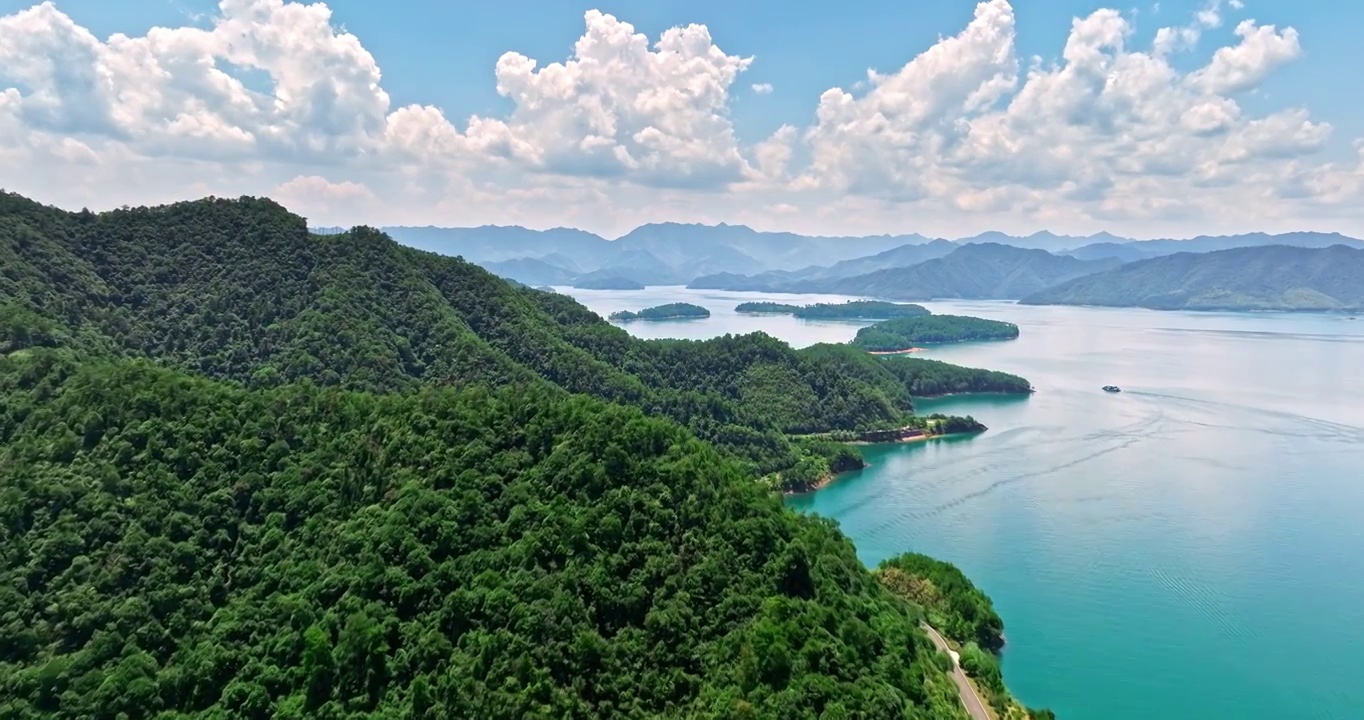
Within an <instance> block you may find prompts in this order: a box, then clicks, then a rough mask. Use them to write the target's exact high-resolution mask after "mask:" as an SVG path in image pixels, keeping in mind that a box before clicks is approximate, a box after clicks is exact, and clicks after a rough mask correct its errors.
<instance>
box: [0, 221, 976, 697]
mask: <svg viewBox="0 0 1364 720" xmlns="http://www.w3.org/2000/svg"><path fill="white" fill-rule="evenodd" d="M889 368H890V366H889V365H887V364H886V363H885V362H884V361H882V360H880V359H878V358H874V357H871V356H869V355H867V354H866V353H863V352H861V351H859V350H857V349H856V348H853V347H850V346H817V347H815V348H810V349H807V350H803V351H799V352H797V351H795V350H792V349H791V348H790V346H788V345H786V344H784V343H781V342H778V341H776V340H774V339H772V338H770V337H768V336H766V335H763V334H760V333H759V334H753V335H746V336H726V337H722V338H717V339H715V340H711V341H706V342H685V341H668V342H644V341H640V340H636V339H634V338H631V337H630V336H628V335H627V334H625V333H624V332H623V331H621V330H620V329H618V328H614V327H612V326H610V325H609V324H608V323H606V322H604V321H603V320H602V319H601V318H600V317H598V316H596V315H595V314H593V313H591V312H589V311H587V310H586V309H585V308H583V307H582V306H581V305H579V304H577V303H576V302H574V301H572V300H571V299H570V298H567V297H564V296H562V295H554V294H549V293H543V292H539V291H535V290H531V289H528V288H517V287H513V286H511V285H509V284H507V283H505V282H503V281H501V280H499V279H497V278H495V277H493V276H492V275H489V274H488V273H486V272H484V271H482V270H479V269H477V268H475V267H473V266H471V265H469V264H467V263H464V262H462V261H460V260H458V259H454V258H444V257H440V256H436V255H431V254H427V253H421V252H417V251H413V250H410V249H406V248H402V247H400V246H398V245H396V244H394V243H393V242H392V241H391V240H389V239H388V238H387V237H386V236H384V235H382V234H380V233H378V232H375V231H372V230H368V229H364V228H358V229H355V230H352V231H350V232H347V233H340V234H337V235H329V236H312V235H310V234H308V233H307V231H306V229H305V228H304V226H303V221H302V220H301V219H300V218H297V217H296V216H293V215H290V214H289V213H287V212H285V211H284V210H283V209H282V208H280V207H279V206H277V205H275V204H274V203H271V202H269V201H263V200H252V199H243V200H238V201H224V200H213V199H210V200H207V201H201V202H194V203H180V204H177V205H172V206H167V207H164V208H150V209H149V208H139V209H132V210H121V211H115V212H110V213H102V214H93V213H85V212H82V213H65V212H61V211H58V210H54V209H52V208H46V207H43V206H40V205H37V204H35V203H31V202H29V201H26V200H24V199H22V198H19V197H17V196H13V195H0V468H3V470H4V471H3V472H0V717H6V718H9V717H13V718H19V719H25V718H39V717H59V718H110V719H116V718H129V719H130V720H132V719H135V718H153V717H155V718H179V717H205V718H227V717H233V718H235V717H246V718H265V717H281V718H304V717H307V718H381V717H382V718H389V717H412V718H423V717H477V718H504V717H505V718H523V717H558V718H653V717H692V718H712V717H713V718H746V717H752V718H812V719H813V718H819V719H820V720H824V719H827V718H924V719H927V718H961V717H964V715H963V714H962V709H961V706H960V704H959V702H958V700H957V698H956V696H955V690H954V688H953V686H952V684H951V682H950V679H949V678H948V677H947V676H946V675H945V670H946V669H947V667H948V666H947V660H946V658H945V657H943V656H942V655H940V654H937V653H934V652H933V651H932V649H931V645H930V644H928V642H927V639H926V638H925V636H924V635H923V634H922V632H921V631H920V629H919V624H920V622H921V621H923V620H924V619H925V617H926V615H925V612H926V609H925V608H924V606H923V605H922V604H920V603H917V602H915V601H914V599H912V598H909V597H906V596H904V595H903V594H902V593H899V592H897V591H896V589H895V588H893V587H888V586H887V585H886V584H885V583H884V582H878V581H877V578H876V577H875V576H873V575H872V574H871V573H869V572H868V571H867V570H866V569H865V568H864V567H863V566H862V565H861V564H860V563H859V561H858V559H857V557H856V554H855V552H854V550H853V548H852V546H851V544H850V543H849V542H848V541H847V539H846V538H844V537H843V536H842V534H841V533H839V531H838V530H837V528H836V527H835V526H834V525H833V523H830V522H827V521H823V520H819V519H817V518H813V517H807V516H802V515H797V514H795V513H793V512H791V511H789V510H787V509H785V508H783V507H782V505H781V503H780V500H779V499H778V498H777V497H775V496H774V494H772V493H770V492H769V491H768V489H767V488H766V487H764V486H763V485H761V484H759V483H756V482H753V479H754V477H756V476H759V475H764V474H765V475H767V476H769V477H771V478H778V477H779V478H781V479H783V480H785V481H789V482H809V481H810V478H814V477H818V476H820V475H821V474H826V473H828V472H830V471H834V470H839V469H846V468H848V467H854V466H855V465H856V464H858V463H860V459H858V458H857V456H856V453H855V451H853V450H852V449H851V448H849V447H848V446H846V445H842V444H839V443H835V442H831V441H829V440H827V439H819V438H815V437H808V435H810V434H811V433H815V432H819V431H826V430H829V429H836V430H837V429H858V428H876V427H887V426H894V424H895V423H902V422H905V421H906V419H909V418H911V416H910V413H911V410H912V405H911V400H910V394H909V393H910V390H909V385H910V383H909V382H908V381H907V380H906V379H905V378H904V377H902V376H901V375H899V374H897V373H896V372H895V371H892V370H891V369H889ZM942 420H946V419H942ZM934 421H938V419H935V420H934ZM802 435H804V436H802ZM698 438H699V439H698ZM883 579H884V576H883Z"/></svg>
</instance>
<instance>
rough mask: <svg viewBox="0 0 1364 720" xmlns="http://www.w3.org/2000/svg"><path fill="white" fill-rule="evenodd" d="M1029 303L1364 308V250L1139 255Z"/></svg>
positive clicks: (1280, 249) (1276, 249)
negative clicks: (1133, 260)
mask: <svg viewBox="0 0 1364 720" xmlns="http://www.w3.org/2000/svg"><path fill="white" fill-rule="evenodd" d="M1020 302H1022V303H1023V304H1026V305H1103V306H1112V307H1144V308H1151V309H1154V310H1301V311H1324V310H1339V311H1358V310H1361V309H1364V251H1361V250H1355V249H1352V248H1349V247H1346V246H1344V245H1333V246H1331V247H1327V248H1297V247H1285V246H1269V247H1245V248H1234V249H1231V250H1219V251H1217V252H1210V253H1177V254H1175V255H1167V256H1164V257H1157V258H1152V259H1150V260H1139V261H1137V262H1133V263H1128V264H1125V265H1122V266H1120V267H1117V268H1114V269H1112V270H1108V271H1106V272H1099V273H1095V274H1093V275H1086V276H1084V277H1080V278H1076V279H1073V280H1070V281H1067V282H1064V283H1061V284H1059V285H1056V286H1055V287H1051V288H1047V289H1045V290H1041V291H1038V292H1036V293H1033V294H1031V295H1028V296H1027V297H1024V298H1023V299H1022V300H1021V301H1020Z"/></svg>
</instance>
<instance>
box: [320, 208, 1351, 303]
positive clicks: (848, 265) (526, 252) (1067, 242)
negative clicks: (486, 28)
mask: <svg viewBox="0 0 1364 720" xmlns="http://www.w3.org/2000/svg"><path fill="white" fill-rule="evenodd" d="M384 230H385V231H386V232H388V233H389V234H390V235H391V236H392V237H394V238H395V239H397V240H398V241H399V242H401V243H403V244H406V245H410V246H412V247H416V248H419V249H422V250H429V251H432V252H436V253H440V254H443V255H457V256H462V257H463V258H465V259H466V260H469V261H471V262H474V263H477V264H479V265H482V266H483V267H485V268H487V269H488V270H490V271H492V272H494V273H496V274H498V275H501V276H502V277H505V278H508V279H511V280H516V281H518V282H521V283H524V284H527V285H532V286H540V285H554V286H563V285H573V286H578V287H585V288H613V287H620V288H624V287H635V286H639V285H646V286H647V285H683V284H685V285H688V286H689V287H693V288H704V289H717V290H747V291H760V292H808V293H837V294H848V295H864V296H875V297H883V298H888V299H896V300H927V299H932V298H1000V299H1018V298H1022V297H1029V296H1034V295H1035V296H1036V297H1038V298H1050V297H1053V296H1051V295H1049V294H1043V293H1042V291H1044V290H1048V289H1050V288H1053V287H1055V286H1057V285H1060V284H1064V283H1068V282H1069V281H1075V280H1076V279H1077V278H1080V277H1082V276H1086V275H1091V274H1093V273H1096V272H1100V271H1112V270H1113V269H1114V268H1115V267H1116V266H1117V265H1119V264H1122V263H1139V262H1141V261H1146V260H1151V259H1155V258H1161V257H1165V256H1170V255H1174V254H1177V253H1211V252H1217V251H1224V250H1229V249H1237V248H1268V247H1274V246H1289V247H1296V248H1307V249H1323V248H1329V247H1333V246H1340V247H1342V248H1346V249H1349V248H1354V249H1360V250H1364V241H1361V240H1358V239H1355V238H1350V237H1345V236H1343V235H1340V234H1338V233H1316V232H1296V233H1286V234H1282V235H1269V234H1266V233H1249V234H1244V235H1223V236H1209V235H1205V236H1199V237H1194V238H1189V239H1187V240H1175V239H1157V240H1133V239H1130V238H1124V237H1119V236H1116V235H1112V234H1110V233H1098V234H1095V235H1088V236H1074V235H1057V234H1055V233H1050V232H1038V233H1033V234H1032V235H1027V236H1014V235H1007V234H1005V233H1000V232H986V233H981V234H979V235H976V236H973V237H968V238H961V239H958V240H944V239H933V238H928V237H925V236H923V235H918V234H910V235H876V236H869V237H824V236H808V235H797V234H794V233H784V232H760V231H757V230H754V229H752V228H749V227H746V226H743V225H725V224H721V225H687V224H678V223H657V224H650V225H642V226H640V227H638V228H635V229H634V230H632V231H630V232H629V233H627V234H626V235H624V236H622V237H620V238H619V239H616V240H607V239H606V238H604V237H602V236H600V235H595V234H593V233H589V232H585V231H582V230H574V229H571V228H553V229H550V230H530V229H527V228H523V227H515V226H510V227H507V226H485V227H478V228H438V227H401V226H400V227H389V228H384ZM317 231H318V232H324V233H325V232H340V231H341V230H340V228H318V229H317ZM1271 254H1272V253H1271ZM1181 262H1184V261H1181ZM1112 277H1114V278H1120V277H1126V276H1125V275H1122V274H1118V275H1114V276H1112ZM1068 287H1073V288H1076V289H1075V290H1074V293H1075V297H1076V298H1079V297H1081V296H1083V297H1086V298H1088V297H1090V296H1095V297H1097V296H1098V295H1095V292H1096V290H1083V291H1082V290H1080V289H1079V288H1082V287H1088V286H1084V285H1083V284H1076V285H1074V286H1068ZM1115 292H1116V290H1115ZM1206 292H1208V291H1207V289H1205V290H1204V296H1200V297H1202V298H1203V299H1199V300H1197V302H1200V303H1208V302H1212V301H1211V300H1208V299H1207V298H1208V297H1210V296H1206ZM1100 295H1102V293H1100ZM1328 295H1329V293H1328ZM1205 296H1206V297H1205ZM1250 296H1252V297H1255V298H1259V300H1257V301H1255V302H1263V303H1266V304H1267V306H1273V307H1279V306H1292V305H1294V304H1296V303H1306V304H1307V305H1309V306H1312V305H1313V304H1314V303H1316V304H1324V305H1329V306H1333V307H1334V305H1330V303H1329V302H1328V301H1327V300H1325V299H1321V298H1317V299H1315V300H1309V299H1306V298H1297V299H1295V300H1292V301H1289V300H1285V299H1283V298H1279V299H1274V298H1271V297H1269V296H1262V295H1258V294H1255V293H1251V294H1250ZM1056 297H1060V296H1056ZM1067 297H1069V296H1067ZM1103 297H1104V298H1108V299H1109V300H1113V299H1114V298H1111V297H1110V296H1108V295H1103ZM1124 297H1127V296H1126V295H1124ZM1331 298H1333V299H1339V298H1335V296H1331ZM1030 299H1031V298H1030ZM1141 302H1142V303H1147V304H1151V303H1154V304H1157V305H1159V304H1161V303H1164V302H1166V301H1165V300H1160V299H1145V300H1142V301H1141ZM1170 302H1174V301H1170ZM1191 302H1192V300H1191ZM1245 302H1250V303H1251V304H1254V302H1251V301H1249V300H1247V301H1245ZM1228 303H1229V304H1231V305H1235V306H1239V305H1241V304H1242V301H1240V300H1235V301H1232V300H1228ZM1213 304H1216V303H1213Z"/></svg>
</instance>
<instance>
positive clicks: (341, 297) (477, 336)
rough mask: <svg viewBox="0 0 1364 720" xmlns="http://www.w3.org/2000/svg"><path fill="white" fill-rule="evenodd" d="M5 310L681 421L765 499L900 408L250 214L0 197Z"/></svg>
mask: <svg viewBox="0 0 1364 720" xmlns="http://www.w3.org/2000/svg"><path fill="white" fill-rule="evenodd" d="M0 305H3V306H7V307H9V309H8V310H3V311H0V323H10V324H14V323H22V325H23V328H25V332H28V331H29V330H28V329H31V330H32V332H33V333H36V334H38V335H42V334H43V333H44V332H48V333H51V332H59V333H66V335H67V336H68V337H66V338H65V339H64V342H67V343H68V344H70V345H71V346H72V347H77V348H80V349H82V350H84V351H88V352H100V353H109V354H113V355H119V356H125V357H127V356H131V357H149V358H153V359H156V360H157V361H159V362H162V363H165V364H168V365H170V366H172V367H177V368H180V369H184V370H188V371H191V372H196V373H202V374H205V375H208V376H210V377H215V378H221V379H228V380H234V381H237V382H241V383H243V384H246V385H247V386H250V387H262V388H263V387H274V386H278V385H280V384H284V383H289V382H296V381H299V380H303V379H308V380H311V381H313V382H315V383H317V384H319V385H323V386H338V387H342V388H347V389H352V390H368V391H393V390H409V389H414V388H417V387H420V386H422V385H423V384H427V383H432V382H434V383H453V384H459V385H471V384H480V383H490V384H494V385H502V384H508V383H523V382H532V381H537V380H538V381H542V382H545V383H547V384H548V385H550V386H551V387H548V388H547V391H562V390H566V391H569V392H576V393H587V394H591V395H594V396H597V397H600V398H603V399H607V400H612V401H616V402H623V403H627V404H630V405H634V406H637V407H641V408H644V409H645V410H646V411H647V412H649V413H651V414H659V415H664V416H667V417H670V418H672V419H674V420H677V421H678V422H680V423H682V424H683V425H685V426H687V427H688V428H690V429H691V430H692V431H693V432H694V433H696V434H697V435H698V436H700V437H701V438H703V439H705V440H709V441H711V442H713V443H714V444H715V445H716V446H718V447H719V448H720V449H721V450H723V451H724V452H726V453H727V454H729V455H731V456H733V457H735V458H736V459H738V460H741V461H742V462H743V463H744V464H745V466H746V467H747V468H749V469H750V471H751V472H753V473H755V474H758V475H762V476H767V477H769V478H771V479H772V481H773V482H774V483H780V482H782V481H783V480H782V476H781V473H782V472H783V471H788V470H790V469H792V468H794V467H795V466H796V465H798V464H800V463H806V464H807V465H808V462H816V463H820V462H822V463H824V464H825V465H826V466H827V465H828V464H829V462H831V461H832V460H833V458H822V459H821V458H813V459H811V456H810V452H811V451H810V450H809V449H808V448H801V447H797V446H795V445H793V444H792V443H791V442H790V441H789V439H788V438H787V437H786V435H787V434H788V433H808V432H818V431H828V430H840V429H843V430H862V429H869V428H876V427H895V426H899V425H901V424H903V423H904V422H905V420H906V418H907V417H908V416H909V414H910V413H911V412H912V409H913V408H912V405H911V402H910V399H909V397H910V396H909V393H908V391H907V389H906V387H905V386H904V383H903V382H901V381H900V380H898V379H897V378H896V377H895V376H894V375H892V374H890V373H889V372H886V371H885V370H884V369H879V372H876V371H873V372H871V373H870V374H868V373H867V369H866V368H863V369H862V370H860V371H859V372H860V373H861V375H860V376H859V377H853V376H849V375H848V374H847V373H845V372H843V371H842V367H841V365H839V364H836V363H835V364H830V363H826V362H823V361H822V360H821V359H820V358H819V357H817V356H814V355H810V354H805V353H798V352H797V351H795V350H792V349H791V348H790V346H788V345H786V344H785V343H781V342H779V341H777V340H774V339H772V338H770V337H768V336H766V335H763V334H760V333H755V334H751V335H745V336H732V337H725V338H719V339H716V340H710V341H705V342H690V343H680V342H666V341H663V342H660V341H642V340H638V339H636V338H633V337H631V336H630V335H629V334H628V333H626V332H625V331H624V330H621V329H620V328H617V327H614V326H612V325H611V324H609V323H607V322H605V321H604V320H603V319H602V318H600V317H598V316H597V315H596V314H594V313H592V312H590V311H588V310H587V309H586V308H584V307H583V306H582V305H580V304H578V303H577V302H575V301H574V300H573V299H572V298H569V297H567V296H564V295H554V294H550V293H544V292H539V291H536V290H532V289H529V288H524V287H513V286H511V285H509V284H508V283H506V282H504V281H503V280H501V279H499V278H497V277H496V276H494V275H492V274H490V273H488V272H486V271H484V270H483V269H481V268H479V267H477V266H475V265H472V264H469V263H466V262H463V261H462V260H460V259H458V258H449V257H444V256H440V255H435V254H431V253H425V252H420V251H417V250H413V249H411V248H405V247H402V246H400V245H398V244H396V243H394V242H393V241H392V240H390V239H389V238H388V237H387V236H385V235H383V234H382V233H379V232H378V231H375V230H371V229H367V228H356V229H353V230H351V231H349V232H344V233H338V234H334V235H325V236H314V235H310V234H309V233H308V231H307V228H306V226H305V223H304V221H303V219H302V218H300V217H297V216H295V215H292V214H290V213H289V212H288V211H286V210H285V209H284V208H282V207H280V206H279V205H277V204H275V203H273V202H271V201H269V200H258V199H252V198H243V199H239V200H221V199H209V200H203V201H196V202H185V203H178V204H175V205H169V206H165V207H158V208H135V209H127V210H119V211H114V212H108V213H99V214H94V213H67V212H64V211H61V210H57V209H54V208H50V207H45V206H42V205H39V204H37V203H34V202H32V201H29V200H27V199H24V198H22V197H19V196H17V195H12V194H0ZM43 328H49V330H44V329H43ZM13 342H27V341H22V340H19V341H13ZM826 471H827V470H826Z"/></svg>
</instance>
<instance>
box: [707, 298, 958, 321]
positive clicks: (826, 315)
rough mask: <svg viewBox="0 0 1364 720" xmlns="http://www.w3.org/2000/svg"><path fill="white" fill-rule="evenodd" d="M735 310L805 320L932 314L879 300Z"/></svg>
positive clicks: (765, 305)
mask: <svg viewBox="0 0 1364 720" xmlns="http://www.w3.org/2000/svg"><path fill="white" fill-rule="evenodd" d="M734 311H735V312H740V313H747V314H753V315H794V316H796V317H798V318H801V319H804V320H890V319H892V318H899V317H921V316H924V315H929V314H931V313H930V312H929V310H928V308H926V307H924V306H922V305H913V304H910V303H892V302H882V301H879V300H850V301H848V302H845V303H816V304H814V305H787V304H785V303H775V302H746V303H739V304H738V305H736V306H735V307H734Z"/></svg>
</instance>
